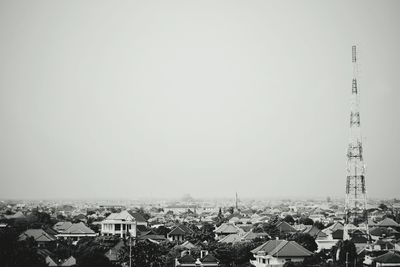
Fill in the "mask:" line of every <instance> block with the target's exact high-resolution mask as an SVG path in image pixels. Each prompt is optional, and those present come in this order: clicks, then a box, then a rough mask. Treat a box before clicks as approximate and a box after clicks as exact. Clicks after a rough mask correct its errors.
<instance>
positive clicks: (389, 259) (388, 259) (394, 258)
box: [373, 251, 400, 263]
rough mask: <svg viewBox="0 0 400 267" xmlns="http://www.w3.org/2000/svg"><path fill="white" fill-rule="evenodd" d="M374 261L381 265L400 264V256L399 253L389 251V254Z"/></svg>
mask: <svg viewBox="0 0 400 267" xmlns="http://www.w3.org/2000/svg"><path fill="white" fill-rule="evenodd" d="M373 261H374V262H379V263H400V255H399V253H398V252H394V251H389V252H388V253H385V254H383V255H381V256H379V257H376V258H375V259H373Z"/></svg>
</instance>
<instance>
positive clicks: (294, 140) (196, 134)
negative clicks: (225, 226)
mask: <svg viewBox="0 0 400 267" xmlns="http://www.w3.org/2000/svg"><path fill="white" fill-rule="evenodd" d="M399 11H400V2H399V1H320V0H317V1H290V2H286V1H215V0H212V1H205V0H202V1H186V0H182V1H140V2H138V1H97V0H96V1H28V0H27V1H12V0H10V1H4V0H0V181H1V186H0V198H54V197H62V198H136V197H153V196H154V197H174V196H178V197H180V196H182V195H183V194H184V193H190V194H191V195H192V196H194V197H220V196H223V197H229V196H232V197H233V196H234V194H235V191H237V192H238V193H239V196H243V197H253V196H254V197H279V196H284V197H290V196H305V197H313V196H328V195H330V196H344V194H345V179H346V178H345V177H346V148H347V143H348V138H349V112H350V111H349V110H350V94H351V79H352V63H351V46H352V45H353V44H357V45H358V50H359V89H360V92H361V124H362V132H363V140H364V158H365V163H366V166H367V172H366V185H367V190H368V194H369V196H371V197H400V196H399V188H400V180H399V178H400V177H399V166H400V157H399V153H400V142H399V137H400V119H399V116H400V105H399V101H400V92H399V84H400V75H399V70H400V52H399V47H400V30H399V25H400V16H399Z"/></svg>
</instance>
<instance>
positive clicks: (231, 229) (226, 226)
mask: <svg viewBox="0 0 400 267" xmlns="http://www.w3.org/2000/svg"><path fill="white" fill-rule="evenodd" d="M240 231H243V230H241V229H240V228H239V227H237V226H236V225H234V224H232V223H223V224H221V225H220V226H219V227H218V228H217V229H215V230H214V232H216V233H217V234H236V233H239V232H240Z"/></svg>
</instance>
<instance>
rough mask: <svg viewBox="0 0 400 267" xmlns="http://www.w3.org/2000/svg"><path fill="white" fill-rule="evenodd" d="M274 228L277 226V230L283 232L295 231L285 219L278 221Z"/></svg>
mask: <svg viewBox="0 0 400 267" xmlns="http://www.w3.org/2000/svg"><path fill="white" fill-rule="evenodd" d="M276 228H278V229H279V231H281V232H284V233H292V232H296V229H295V228H294V227H292V226H291V225H290V224H288V223H287V222H285V221H283V222H280V223H278V224H277V225H276Z"/></svg>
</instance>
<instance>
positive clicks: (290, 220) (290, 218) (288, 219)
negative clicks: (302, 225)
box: [283, 215, 294, 224]
mask: <svg viewBox="0 0 400 267" xmlns="http://www.w3.org/2000/svg"><path fill="white" fill-rule="evenodd" d="M283 221H285V222H287V223H288V224H294V219H293V216H292V215H286V217H285V218H284V219H283Z"/></svg>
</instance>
